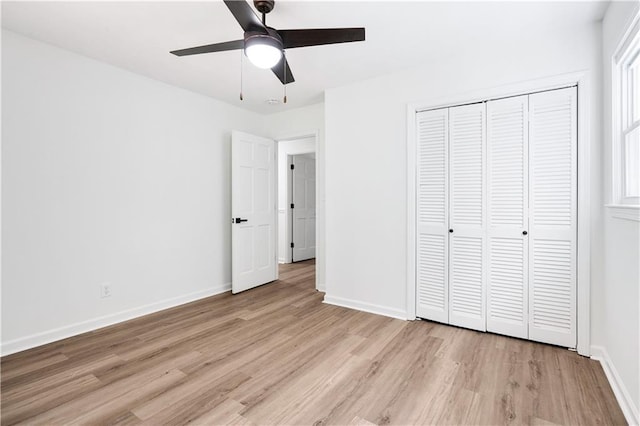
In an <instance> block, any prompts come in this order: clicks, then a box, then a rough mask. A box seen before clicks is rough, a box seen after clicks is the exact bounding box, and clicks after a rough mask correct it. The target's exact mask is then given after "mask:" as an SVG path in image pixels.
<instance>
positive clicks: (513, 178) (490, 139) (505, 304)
mask: <svg viewBox="0 0 640 426" xmlns="http://www.w3.org/2000/svg"><path fill="white" fill-rule="evenodd" d="M527 107H528V96H527V95H524V96H518V97H513V98H507V99H501V100H497V101H489V102H487V169H488V172H487V173H488V179H487V180H488V197H487V211H488V228H487V239H488V263H487V268H488V273H487V287H488V288H487V330H488V331H492V332H495V333H500V334H506V335H508V336H514V337H520V338H527V337H528V317H527V311H528V302H527V267H528V265H527V259H528V254H527V251H528V249H527V244H526V238H527V237H526V236H525V235H523V234H522V232H523V231H526V230H527V226H528V220H527V219H528V212H527V204H528V199H527V189H528V182H527V177H528V175H527V166H528V159H527V151H528V125H527V124H528V123H527V122H528V108H527Z"/></svg>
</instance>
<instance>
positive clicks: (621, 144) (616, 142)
mask: <svg viewBox="0 0 640 426" xmlns="http://www.w3.org/2000/svg"><path fill="white" fill-rule="evenodd" d="M616 52H617V53H616V54H615V55H614V56H613V58H612V73H611V75H612V96H613V103H612V107H613V111H612V112H613V114H612V117H613V120H612V125H613V128H612V150H613V156H612V157H613V164H612V166H613V167H612V169H613V188H612V189H613V191H612V194H613V200H612V201H613V203H614V204H617V205H624V206H640V196H627V178H628V173H627V157H626V148H627V139H628V137H629V135H630V134H631V133H633V132H637V131H640V130H638V129H640V114H639V113H638V112H636V111H634V107H637V108H640V101H637V100H636V104H635V105H633V93H631V92H632V90H634V89H635V91H637V89H636V88H635V85H640V81H633V84H631V80H632V76H631V74H632V73H631V70H632V68H633V67H638V68H639V69H640V20H639V19H638V18H637V17H636V18H635V19H634V22H633V23H632V25H631V26H630V27H629V30H628V31H627V34H625V36H624V37H623V39H622V42H621V43H620V45H619V47H618V49H617V51H616ZM634 62H635V63H634ZM634 113H635V114H636V116H637V118H636V119H635V120H634V117H633V114H634ZM638 167H640V164H638Z"/></svg>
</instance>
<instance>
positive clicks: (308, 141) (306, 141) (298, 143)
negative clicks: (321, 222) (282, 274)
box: [278, 136, 316, 263]
mask: <svg viewBox="0 0 640 426" xmlns="http://www.w3.org/2000/svg"><path fill="white" fill-rule="evenodd" d="M315 152H316V137H315V136H311V137H307V138H302V139H292V140H283V141H278V262H280V263H291V246H290V245H289V243H291V241H292V240H291V237H290V235H291V232H290V229H291V220H292V219H291V209H290V208H289V206H288V205H289V203H291V201H288V200H290V199H291V196H290V195H289V192H290V191H291V173H290V172H289V171H290V170H291V169H290V168H289V166H290V164H291V163H290V162H288V161H287V158H288V156H289V155H297V154H306V153H315Z"/></svg>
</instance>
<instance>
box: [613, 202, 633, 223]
mask: <svg viewBox="0 0 640 426" xmlns="http://www.w3.org/2000/svg"><path fill="white" fill-rule="evenodd" d="M605 207H606V208H607V211H608V212H609V215H610V216H611V217H613V218H616V219H623V220H631V221H634V222H640V207H639V206H625V205H618V204H607V205H606V206H605Z"/></svg>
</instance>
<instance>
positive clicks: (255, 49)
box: [170, 0, 364, 103]
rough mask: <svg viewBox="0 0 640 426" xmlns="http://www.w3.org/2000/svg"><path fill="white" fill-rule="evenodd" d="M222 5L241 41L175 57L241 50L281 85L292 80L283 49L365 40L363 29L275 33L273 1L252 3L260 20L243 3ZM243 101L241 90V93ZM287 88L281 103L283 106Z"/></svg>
mask: <svg viewBox="0 0 640 426" xmlns="http://www.w3.org/2000/svg"><path fill="white" fill-rule="evenodd" d="M224 3H225V5H226V6H227V8H229V11H230V12H231V14H232V15H233V17H234V18H235V19H236V21H238V24H240V26H241V27H242V29H243V30H244V38H243V39H242V40H233V41H227V42H223V43H214V44H208V45H205V46H198V47H191V48H187V49H180V50H173V51H171V52H170V53H172V54H174V55H176V56H187V55H198V54H202V53H212V52H223V51H229V50H239V49H244V53H245V55H246V56H247V57H248V58H249V60H250V61H251V63H253V64H254V65H255V66H257V67H258V68H263V69H267V68H271V71H272V72H273V73H274V74H275V75H276V77H278V79H279V80H280V82H281V83H282V84H283V85H287V84H289V83H293V82H294V81H295V79H294V78H293V74H292V73H291V68H289V63H288V62H287V58H286V54H285V49H293V48H296V47H307V46H319V45H323V44H335V43H349V42H355V41H364V28H319V29H293V30H276V29H274V28H271V27H268V26H267V19H266V15H267V13H269V12H271V11H272V10H273V8H274V6H275V1H274V0H254V1H253V4H254V6H255V7H256V9H257V10H258V11H259V12H260V13H261V14H262V19H260V18H259V17H258V16H257V15H256V14H255V12H254V11H253V10H252V9H251V6H249V4H248V3H247V2H246V1H244V0H224ZM240 99H241V100H242V90H241V93H240ZM286 99H287V97H286V86H285V96H284V102H285V103H286V102H287V101H286Z"/></svg>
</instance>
